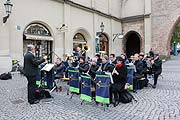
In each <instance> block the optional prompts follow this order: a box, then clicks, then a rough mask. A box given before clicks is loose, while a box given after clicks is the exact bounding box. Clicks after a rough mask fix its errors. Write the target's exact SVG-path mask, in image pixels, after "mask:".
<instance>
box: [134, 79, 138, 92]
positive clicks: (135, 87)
mask: <svg viewBox="0 0 180 120" xmlns="http://www.w3.org/2000/svg"><path fill="white" fill-rule="evenodd" d="M137 84H138V81H137V79H135V78H134V79H133V90H134V91H136V90H137Z"/></svg>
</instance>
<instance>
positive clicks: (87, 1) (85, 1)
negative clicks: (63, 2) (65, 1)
mask: <svg viewBox="0 0 180 120" xmlns="http://www.w3.org/2000/svg"><path fill="white" fill-rule="evenodd" d="M72 1H73V2H75V3H79V4H81V5H84V6H87V7H91V2H92V0H72Z"/></svg>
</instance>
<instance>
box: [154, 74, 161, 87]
mask: <svg viewBox="0 0 180 120" xmlns="http://www.w3.org/2000/svg"><path fill="white" fill-rule="evenodd" d="M159 75H160V74H154V85H157V80H158V77H159Z"/></svg>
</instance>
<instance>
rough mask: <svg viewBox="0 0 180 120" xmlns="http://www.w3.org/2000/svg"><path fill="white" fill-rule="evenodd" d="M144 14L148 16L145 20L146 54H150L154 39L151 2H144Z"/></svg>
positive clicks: (149, 0)
mask: <svg viewBox="0 0 180 120" xmlns="http://www.w3.org/2000/svg"><path fill="white" fill-rule="evenodd" d="M144 14H145V15H148V16H147V17H145V18H144V33H145V35H144V37H145V53H147V52H149V50H150V49H151V47H152V46H151V39H152V30H151V0H145V1H144Z"/></svg>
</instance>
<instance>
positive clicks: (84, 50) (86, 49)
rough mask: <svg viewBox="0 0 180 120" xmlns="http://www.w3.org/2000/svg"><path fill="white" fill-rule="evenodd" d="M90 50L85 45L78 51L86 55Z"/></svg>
mask: <svg viewBox="0 0 180 120" xmlns="http://www.w3.org/2000/svg"><path fill="white" fill-rule="evenodd" d="M89 50H90V49H89V47H88V46H87V45H85V46H84V47H83V49H82V50H81V51H80V53H81V54H82V55H83V54H84V53H86V52H87V51H89Z"/></svg>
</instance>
